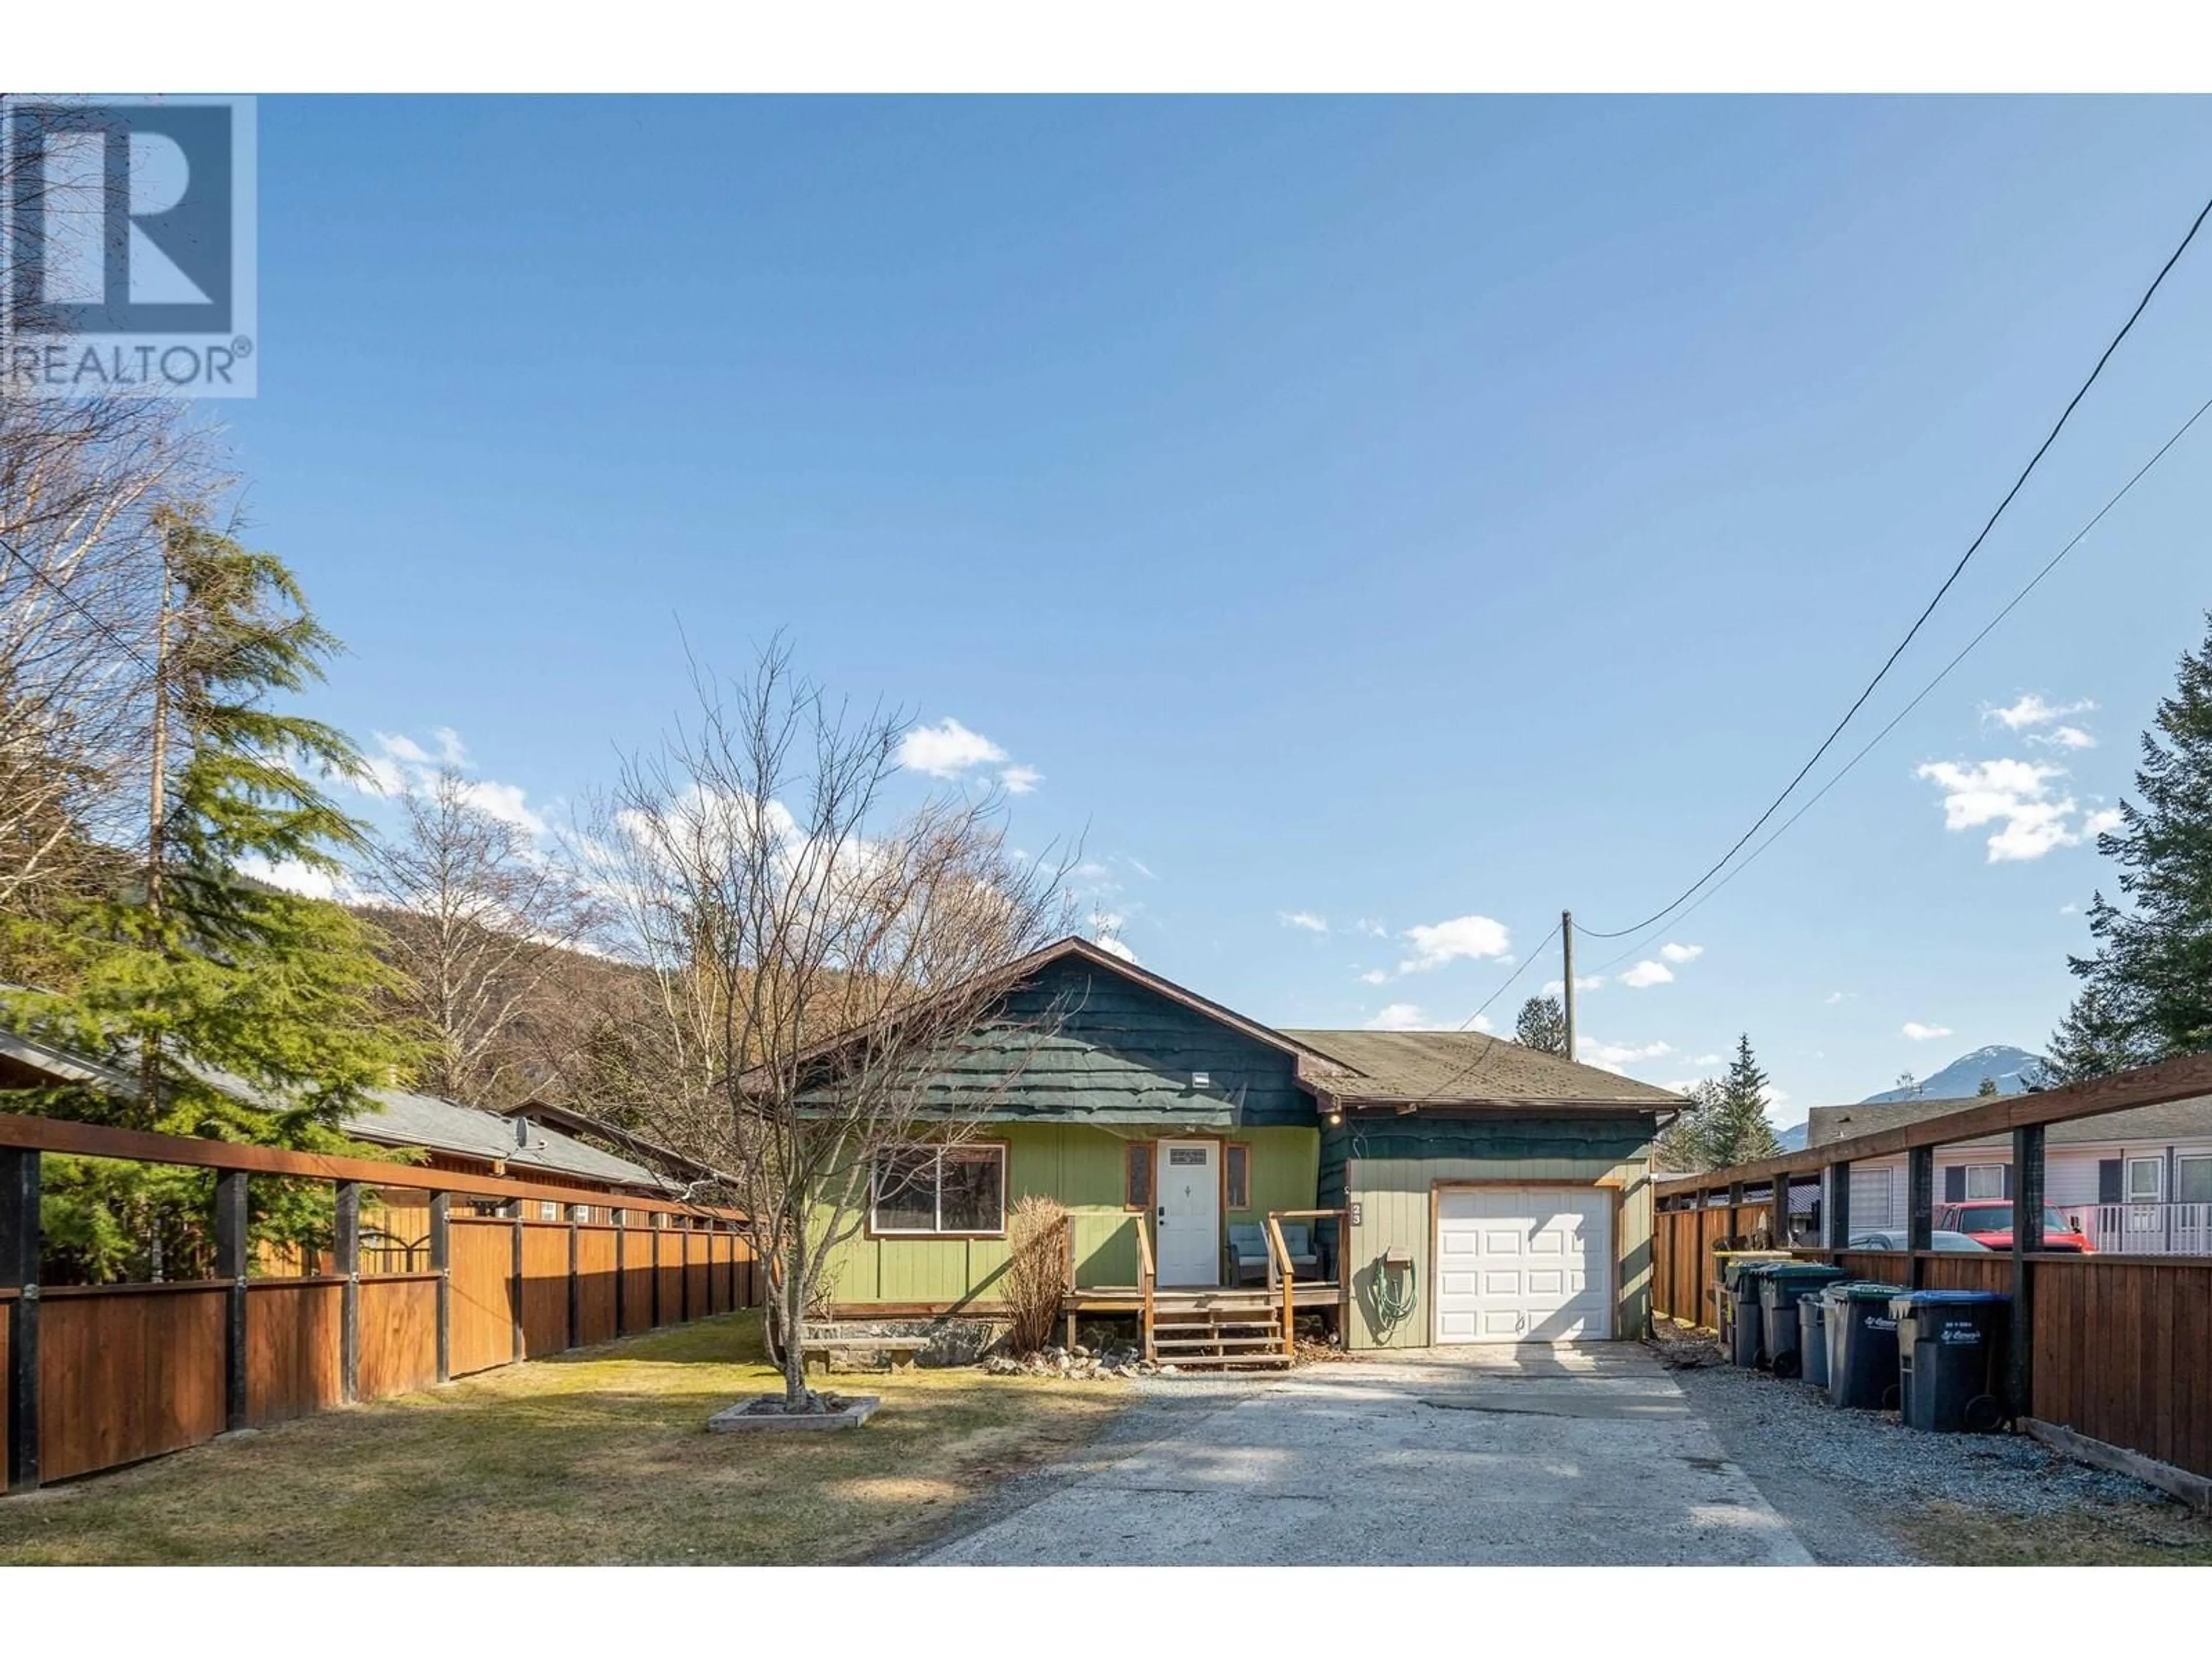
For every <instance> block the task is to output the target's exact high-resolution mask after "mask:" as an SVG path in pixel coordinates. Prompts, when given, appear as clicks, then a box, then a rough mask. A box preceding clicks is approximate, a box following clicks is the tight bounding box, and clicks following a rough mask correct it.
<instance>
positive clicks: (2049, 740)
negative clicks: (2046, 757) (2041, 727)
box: [2027, 726, 2097, 749]
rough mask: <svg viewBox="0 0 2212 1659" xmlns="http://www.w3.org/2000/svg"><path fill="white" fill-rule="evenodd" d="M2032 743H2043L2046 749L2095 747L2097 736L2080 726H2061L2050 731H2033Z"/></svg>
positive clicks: (2030, 736) (2030, 738) (2029, 738)
mask: <svg viewBox="0 0 2212 1659" xmlns="http://www.w3.org/2000/svg"><path fill="white" fill-rule="evenodd" d="M2027 740H2028V741H2029V742H2030V743H2036V744H2042V745H2043V746H2044V747H2045V749H2094V748H2095V747H2096V746H2097V740H2096V738H2093V737H2091V736H2090V735H2089V734H2088V733H2087V732H2084V731H2083V730H2082V729H2081V727H2080V726H2058V727H2056V728H2055V729H2053V730H2052V731H2050V732H2029V733H2028V734H2027Z"/></svg>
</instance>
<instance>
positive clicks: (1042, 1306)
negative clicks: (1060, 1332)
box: [1006, 1194, 1068, 1354]
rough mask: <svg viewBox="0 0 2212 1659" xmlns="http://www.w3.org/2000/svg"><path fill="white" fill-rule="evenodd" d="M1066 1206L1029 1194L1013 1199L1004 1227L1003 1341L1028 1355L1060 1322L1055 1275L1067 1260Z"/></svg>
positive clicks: (1047, 1339) (1044, 1342) (1048, 1339)
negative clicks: (1008, 1321) (1007, 1321)
mask: <svg viewBox="0 0 2212 1659" xmlns="http://www.w3.org/2000/svg"><path fill="white" fill-rule="evenodd" d="M1067 1225H1068V1220H1067V1206H1065V1205H1064V1204H1062V1203H1060V1200H1058V1199H1053V1198H1042V1197H1039V1196H1037V1195H1036V1194H1030V1196H1029V1197H1027V1198H1024V1199H1021V1200H1018V1201H1017V1202H1016V1203H1015V1205H1014V1212H1013V1214H1012V1216H1011V1217H1010V1218H1008V1220H1007V1223H1006V1311H1007V1313H1008V1314H1009V1315H1011V1316H1012V1323H1011V1324H1010V1326H1009V1327H1008V1329H1007V1332H1006V1342H1007V1346H1010V1347H1011V1348H1012V1350H1013V1351H1014V1352H1015V1353H1017V1354H1032V1353H1036V1352H1038V1350H1040V1349H1042V1348H1043V1347H1045V1346H1047V1345H1048V1344H1049V1343H1050V1342H1051V1340H1052V1332H1053V1327H1054V1325H1055V1324H1057V1323H1058V1322H1059V1320H1060V1289H1061V1284H1060V1280H1061V1277H1062V1273H1063V1270H1064V1268H1065V1267H1066V1261H1067V1247H1066V1243H1065V1242H1064V1238H1063V1235H1064V1234H1065V1231H1066V1228H1067Z"/></svg>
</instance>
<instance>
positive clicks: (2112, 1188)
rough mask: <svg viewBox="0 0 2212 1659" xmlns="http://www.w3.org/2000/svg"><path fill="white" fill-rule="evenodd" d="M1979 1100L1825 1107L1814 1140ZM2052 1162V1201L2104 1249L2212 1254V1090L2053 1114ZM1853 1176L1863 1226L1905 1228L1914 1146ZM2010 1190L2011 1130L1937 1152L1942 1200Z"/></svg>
mask: <svg viewBox="0 0 2212 1659" xmlns="http://www.w3.org/2000/svg"><path fill="white" fill-rule="evenodd" d="M1978 1104H1980V1102H1979V1101H1977V1100H1909V1101H1887V1102H1882V1103H1878V1104H1871V1105H1869V1104H1861V1105H1857V1106H1815V1107H1814V1108H1813V1109H1812V1112H1811V1113H1810V1115H1809V1121H1808V1124H1807V1133H1806V1142H1805V1144H1806V1146H1808V1148H1811V1149H1814V1150H1817V1149H1819V1148H1820V1147H1821V1146H1827V1145H1829V1144H1831V1143H1832V1142H1835V1141H1838V1140H1847V1139H1850V1138H1851V1137H1852V1136H1854V1135H1864V1134H1874V1133H1879V1132H1880V1131H1881V1130H1883V1129H1891V1128H1895V1127H1898V1126H1899V1125H1901V1124H1905V1123H1916V1122H1918V1121H1921V1120H1922V1119H1923V1118H1931V1117H1940V1116H1942V1115H1944V1114H1945V1113H1948V1112H1958V1111H1964V1110H1966V1109H1968V1108H1969V1107H1972V1106H1975V1105H1978ZM2043 1170H2044V1175H2043V1182H2044V1201H2045V1203H2046V1204H2048V1205H2049V1206H2050V1207H2051V1208H2052V1209H2054V1210H2057V1211H2058V1212H2060V1213H2061V1214H2062V1215H2063V1216H2064V1217H2065V1218H2067V1220H2068V1221H2069V1223H2071V1224H2072V1225H2074V1226H2075V1227H2076V1228H2078V1229H2079V1230H2080V1231H2082V1232H2083V1233H2085V1234H2087V1236H2088V1238H2089V1242H2090V1244H2091V1246H2092V1247H2093V1249H2097V1250H2100V1251H2104V1252H2115V1253H2119V1254H2124V1255H2212V1098H2203V1099H2197V1100H2185V1101H2177V1102H2175V1103H2172V1104H2171V1105H2167V1106H2144V1107H2139V1108H2137V1109H2135V1110H2133V1111H2126V1112H2112V1113H2109V1114H2107V1115H2105V1116H2103V1117H2092V1118H2081V1119H2077V1120H2076V1121H2073V1122H2069V1123H2054V1124H2052V1125H2051V1127H2049V1128H2048V1129H2047V1130H2045V1135H2044V1151H2043ZM1850 1182H1851V1192H1850V1220H1851V1231H1854V1232H1859V1231H1869V1230H1874V1229H1883V1228H1902V1227H1903V1226H1905V1221H1906V1216H1905V1156H1904V1154H1903V1153H1899V1154H1897V1155H1895V1156H1893V1157H1891V1158H1873V1159H1869V1160H1868V1161H1866V1162H1864V1163H1855V1164H1852V1165H1851V1175H1850ZM2011 1196H2012V1140H2011V1138H2010V1137H2009V1136H1998V1137H1992V1138H1990V1139H1985V1140H1976V1141H1965V1142H1961V1143H1960V1144H1959V1145H1957V1146H1939V1147H1937V1148H1936V1203H1937V1204H1938V1205H1943V1204H1957V1203H1962V1202H1965V1201H1966V1200H1969V1199H1999V1198H2010V1197H2011ZM1794 1207H1796V1206H1795V1205H1794V1204H1793V1208H1794Z"/></svg>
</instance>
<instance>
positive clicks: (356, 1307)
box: [336, 1181, 361, 1404]
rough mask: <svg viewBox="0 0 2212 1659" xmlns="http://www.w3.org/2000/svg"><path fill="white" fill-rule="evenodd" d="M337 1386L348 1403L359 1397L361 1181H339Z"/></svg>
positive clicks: (340, 1394)
mask: <svg viewBox="0 0 2212 1659" xmlns="http://www.w3.org/2000/svg"><path fill="white" fill-rule="evenodd" d="M336 1242H337V1271H338V1272H339V1273H341V1274H342V1275H343V1276H344V1279H345V1285H344V1287H343V1289H342V1290H340V1291H339V1292H338V1297H339V1313H338V1378H339V1383H338V1388H339V1397H340V1398H342V1399H343V1400H344V1401H347V1402H348V1403H349V1404H350V1403H351V1402H352V1401H356V1400H358V1399H360V1398H361V1182H358V1181H341V1182H338V1225H337V1240H336Z"/></svg>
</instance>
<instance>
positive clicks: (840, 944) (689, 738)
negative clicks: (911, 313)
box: [592, 644, 1070, 1411]
mask: <svg viewBox="0 0 2212 1659" xmlns="http://www.w3.org/2000/svg"><path fill="white" fill-rule="evenodd" d="M694 684H695V687H696V691H697V694H698V702H699V708H698V712H697V716H696V721H695V722H694V723H693V724H692V725H691V726H689V727H687V728H684V729H682V730H679V731H678V732H677V733H676V734H675V735H674V736H672V737H671V738H670V739H669V740H668V741H667V743H666V744H665V745H664V746H663V748H662V749H661V750H659V752H657V753H654V754H653V755H650V756H646V757H639V758H637V759H635V760H634V761H632V762H631V763H629V764H628V765H627V766H626V767H625V768H624V769H623V775H622V779H621V781H620V783H619V785H618V786H617V789H616V791H615V793H614V794H613V796H612V798H611V799H608V800H605V801H603V802H601V803H600V804H599V811H598V812H597V814H596V815H595V817H594V820H593V822H594V831H593V836H592V839H593V841H594V842H595V843H596V845H597V846H598V848H599V852H600V854H601V856H602V857H603V858H604V859H605V860H606V863H605V880H606V883H607V885H608V889H609V890H611V892H613V893H614V894H616V895H617V896H618V898H619V901H620V902H621V903H622V904H623V908H624V911H625V922H626V933H627V935H628V943H629V949H630V950H631V951H633V952H634V953H635V957H636V959H637V960H638V962H639V963H641V965H642V966H643V967H644V968H645V969H647V972H648V974H649V975H650V979H651V982H652V986H653V1015H652V1018H651V1022H650V1024H649V1027H648V1028H647V1030H645V1031H644V1032H642V1033H641V1034H640V1036H639V1038H638V1040H637V1042H635V1044H634V1047H635V1050H636V1051H637V1053H638V1054H640V1055H641V1056H642V1057H643V1058H644V1059H645V1060H646V1063H647V1066H648V1068H649V1076H648V1078H647V1080H646V1084H645V1086H644V1087H643V1088H642V1089H641V1097H643V1098H644V1099H645V1100H646V1101H647V1105H646V1106H645V1108H644V1113H645V1115H646V1117H647V1121H649V1122H650V1124H651V1126H652V1127H653V1132H654V1133H655V1134H656V1136H657V1137H658V1138H659V1139H663V1140H665V1142H667V1143H668V1144H669V1145H671V1146H674V1147H676V1148H677V1149H678V1150H679V1151H682V1152H685V1153H687V1154H688V1155H690V1156H691V1157H693V1158H698V1159H700V1160H701V1161H702V1162H704V1163H706V1164H709V1165H711V1166H713V1167H714V1168H717V1169H720V1170H725V1171H726V1172H727V1174H728V1177H729V1180H728V1185H729V1191H728V1193H727V1194H726V1195H727V1197H728V1198H729V1199H730V1200H732V1201H733V1202H734V1203H735V1204H736V1205H737V1206H739V1207H740V1208H741V1209H742V1210H743V1211H744V1213H745V1215H746V1216H747V1217H748V1222H747V1225H748V1227H749V1229H750V1232H751V1236H752V1241H753V1243H754V1247H755V1249H756V1250H757V1254H758V1257H759V1259H760V1261H762V1263H763V1266H764V1267H765V1268H766V1272H767V1278H768V1283H769V1297H770V1308H769V1334H770V1338H771V1340H772V1341H773V1343H774V1344H775V1348H776V1351H777V1352H778V1355H779V1357H780V1359H781V1366H782V1370H783V1375H784V1385H785V1400H784V1404H785V1407H786V1408H787V1409H788V1410H793V1411H803V1410H808V1409H813V1408H816V1407H818V1404H819V1402H818V1401H817V1398H816V1396H814V1395H812V1394H811V1391H810V1390H809V1389H807V1386H806V1375H805V1362H804V1358H803V1356H802V1354H801V1352H800V1340H801V1339H802V1338H803V1336H804V1333H805V1321H806V1317H807V1316H808V1314H809V1312H810V1311H811V1310H813V1309H815V1308H817V1307H818V1306H819V1305H820V1304H822V1303H823V1301H824V1300H825V1299H827V1297H828V1295H829V1292H830V1290H831V1288H832V1287H831V1286H830V1285H829V1280H828V1277H827V1274H828V1270H829V1265H830V1262H831V1261H832V1259H833V1257H834V1255H835V1254H836V1249H837V1248H838V1246H839V1245H840V1244H842V1243H843V1242H844V1241H845V1240H847V1239H848V1238H850V1237H853V1236H854V1234H855V1233H856V1232H857V1231H859V1230H860V1226H861V1225H862V1223H863V1222H864V1221H865V1220H866V1218H867V1215H868V1212H869V1206H870V1204H871V1202H872V1201H879V1202H883V1203H887V1204H897V1203H912V1202H915V1201H916V1200H917V1199H918V1197H919V1196H920V1195H921V1194H923V1193H925V1192H926V1193H927V1194H928V1195H929V1197H930V1199H931V1200H932V1201H933V1202H935V1203H939V1204H944V1205H949V1206H964V1205H968V1204H978V1205H987V1206H990V1208H991V1210H992V1212H993V1214H994V1215H995V1214H996V1212H997V1209H996V1206H998V1205H999V1204H1000V1203H1002V1202H1003V1200H1004V1194H1003V1193H1000V1192H996V1191H990V1192H984V1191H981V1190H980V1189H981V1186H982V1184H983V1183H986V1182H997V1181H998V1180H1000V1179H1001V1178H1002V1177H1001V1176H1000V1175H999V1173H998V1169H997V1165H996V1164H994V1163H992V1162H990V1161H988V1160H987V1159H986V1158H984V1157H983V1156H981V1154H980V1153H979V1152H977V1151H976V1150H975V1149H974V1148H973V1147H972V1146H970V1145H969V1143H970V1142H971V1141H972V1139H973V1138H974V1134H975V1127H976V1124H977V1121H978V1119H979V1118H981V1116H983V1115H986V1114H987V1112H988V1111H989V1109H990V1108H991V1107H992V1106H993V1105H994V1103H996V1102H997V1100H998V1099H999V1098H1000V1097H1001V1096H1002V1094H1003V1091H1004V1089H1005V1088H1006V1085H1007V1084H1008V1083H1009V1082H1010V1081H1011V1080H1012V1077H1013V1076H1015V1075H1017V1074H1018V1072H1019V1069H1020V1067H1021V1066H1022V1064H1023V1063H1024V1060H1025V1059H1026V1057H1027V1054H1028V1053H1029V1052H1030V1049H1031V1048H1033V1047H1034V1046H1035V1042H1036V1039H1037V1037H1038V1036H1040V1035H1042V1032H1043V1031H1044V1030H1047V1029H1048V1027H1049V1025H1050V1024H1051V1023H1052V1020H1053V1014H1052V1012H1051V1011H1050V1010H1042V1011H1040V1010H1037V1009H1034V1008H1032V1009H1029V1010H1026V1011H1025V1012H1016V1011H1015V1010H1014V1008H1012V1006H1010V1005H1009V1003H1008V1001H1007V1000H1006V993H1007V992H1008V991H1009V989H1010V988H1011V987H1012V984H1013V982H1014V980H1015V971H1014V970H1015V967H1016V964H1017V963H1018V962H1019V961H1020V960H1021V959H1022V958H1023V957H1026V956H1027V955H1029V954H1030V952H1032V951H1036V949H1038V948H1039V947H1040V946H1042V945H1044V944H1046V943H1048V942H1049V941H1050V940H1051V939H1053V938H1054V937H1055V936H1056V935H1057V934H1058V933H1060V932H1062V931H1064V930H1065V927H1066V923H1067V921H1068V918H1069V914H1070V912H1069V907H1068V904H1067V902H1066V897H1065V895H1064V891H1063V889H1062V885H1061V878H1062V876H1063V875H1064V873H1065V871H1066V864H1065V862H1059V863H1042V862H1039V861H1034V860H1024V858H1022V857H1021V856H1020V855H1018V854H1016V853H1014V852H1012V850H1010V849H1009V848H1008V847H1007V846H1006V841H1005V832H1004V819H1003V803H1002V802H1001V801H1000V799H998V798H997V797H996V796H995V795H991V796H987V797H984V798H981V799H968V798H960V797H947V796H943V795H939V796H937V797H934V798H932V799H929V800H927V801H926V802H924V803H923V804H922V805H919V806H917V807H916V808H915V809H914V810H912V811H908V812H906V813H904V814H902V815H893V814H892V813H891V812H890V811H889V810H888V808H887V806H886V804H885V801H884V794H885V791H886V787H887V786H888V785H889V784H890V781H891V780H892V778H893V777H894V776H895V775H896V773H897V772H898V762H897V752H898V746H899V741H900V738H902V735H903V733H904V731H905V722H904V721H903V720H901V719H900V718H899V717H897V716H896V715H887V714H884V712H883V711H882V710H881V709H877V710H874V711H872V712H870V713H869V714H866V715H855V714H854V713H853V712H852V711H851V710H849V709H848V708H846V707H844V706H842V705H838V704H835V703H833V702H830V701H829V699H828V698H827V697H826V696H824V695H823V692H822V691H821V690H820V689H819V688H818V687H817V686H815V685H813V684H809V683H807V682H805V681H804V680H801V679H799V678H795V677H794V676H793V672H792V670H791V665H790V657H789V653H788V651H787V649H786V648H785V647H782V646H781V645H780V644H779V645H775V646H772V647H769V650H768V651H767V652H766V653H763V656H762V658H761V659H760V661H759V663H758V665H757V667H756V669H755V671H753V673H752V675H751V676H750V678H749V679H747V680H745V681H744V682H742V683H740V684H736V685H734V686H727V687H726V686H725V685H723V684H720V683H719V682H716V681H714V680H713V679H712V678H709V677H708V676H705V675H703V674H701V673H699V672H698V671H696V669H695V673H694ZM979 1049H987V1050H989V1051H990V1053H991V1054H992V1060H991V1063H989V1064H987V1065H981V1066H975V1067H972V1068H962V1067H959V1066H958V1065H957V1062H958V1061H959V1060H960V1059H961V1057H962V1056H963V1055H964V1054H970V1053H973V1052H975V1051H977V1050H979Z"/></svg>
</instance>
